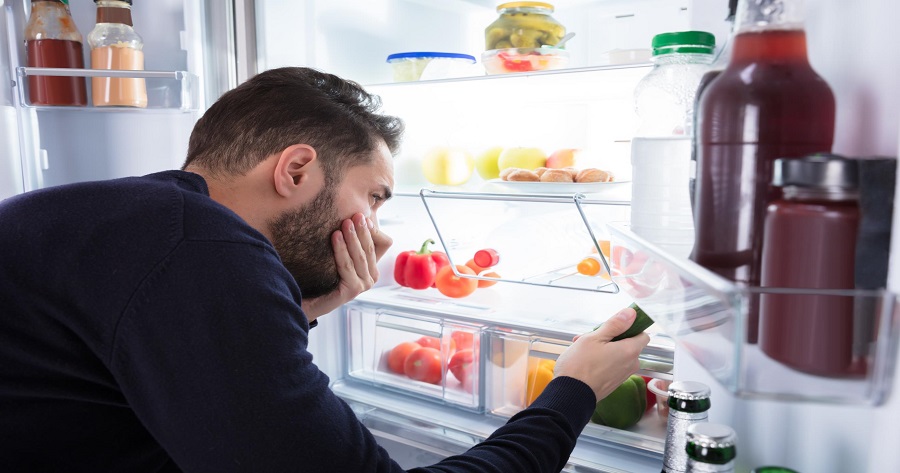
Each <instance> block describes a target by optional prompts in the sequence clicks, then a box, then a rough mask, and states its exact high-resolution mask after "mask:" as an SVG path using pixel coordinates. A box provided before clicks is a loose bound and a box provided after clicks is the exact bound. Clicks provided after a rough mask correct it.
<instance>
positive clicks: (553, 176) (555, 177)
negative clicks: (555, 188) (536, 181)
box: [541, 169, 574, 184]
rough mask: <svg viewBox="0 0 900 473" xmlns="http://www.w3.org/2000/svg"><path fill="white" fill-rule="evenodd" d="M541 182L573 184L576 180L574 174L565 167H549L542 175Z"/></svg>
mask: <svg viewBox="0 0 900 473" xmlns="http://www.w3.org/2000/svg"><path fill="white" fill-rule="evenodd" d="M541 182H565V183H569V184H571V183H572V182H574V181H573V179H572V174H570V173H569V172H568V171H566V170H565V169H547V170H546V171H545V172H544V173H543V175H541Z"/></svg>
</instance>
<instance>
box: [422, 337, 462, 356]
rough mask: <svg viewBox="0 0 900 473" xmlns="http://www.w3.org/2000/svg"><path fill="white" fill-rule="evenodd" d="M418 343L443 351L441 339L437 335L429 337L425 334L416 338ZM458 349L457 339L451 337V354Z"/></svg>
mask: <svg viewBox="0 0 900 473" xmlns="http://www.w3.org/2000/svg"><path fill="white" fill-rule="evenodd" d="M416 343H418V344H419V345H421V346H423V347H425V348H434V349H435V350H437V351H441V339H440V338H437V337H429V336H428V335H425V336H424V337H422V338H420V339H418V340H416ZM455 351H456V341H455V340H453V339H452V338H451V339H450V354H453V352H455Z"/></svg>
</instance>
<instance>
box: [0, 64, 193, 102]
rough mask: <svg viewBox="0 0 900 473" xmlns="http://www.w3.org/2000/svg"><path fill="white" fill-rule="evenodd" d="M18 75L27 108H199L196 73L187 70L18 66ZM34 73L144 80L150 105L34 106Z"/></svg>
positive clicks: (89, 94) (21, 99)
mask: <svg viewBox="0 0 900 473" xmlns="http://www.w3.org/2000/svg"><path fill="white" fill-rule="evenodd" d="M16 75H17V77H18V81H17V84H16V85H19V87H17V88H18V91H19V103H21V104H22V105H23V106H24V107H25V108H30V109H35V110H39V111H51V110H52V111H58V110H73V111H75V110H77V111H80V112H106V113H109V112H130V113H172V112H176V113H185V112H193V111H196V110H198V108H199V100H198V91H197V88H196V84H197V83H198V82H197V76H195V75H194V74H191V73H190V72H186V71H122V70H104V69H68V68H49V67H18V68H16ZM34 76H58V77H84V78H90V77H113V78H129V79H130V78H135V79H144V80H145V81H146V84H147V107H146V108H136V107H95V106H93V105H87V106H84V107H78V106H54V105H32V104H31V102H30V100H29V98H28V96H29V94H28V80H27V78H28V77H34ZM87 95H88V97H89V98H90V97H91V93H90V81H88V94H87Z"/></svg>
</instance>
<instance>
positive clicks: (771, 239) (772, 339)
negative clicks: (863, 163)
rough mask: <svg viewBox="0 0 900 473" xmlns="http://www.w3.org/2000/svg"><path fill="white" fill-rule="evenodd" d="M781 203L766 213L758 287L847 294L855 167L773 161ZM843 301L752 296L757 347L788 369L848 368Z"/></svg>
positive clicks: (821, 160)
mask: <svg viewBox="0 0 900 473" xmlns="http://www.w3.org/2000/svg"><path fill="white" fill-rule="evenodd" d="M774 174H775V176H774V179H773V181H772V185H773V186H778V187H782V188H783V190H784V197H783V198H782V199H780V200H776V201H775V202H773V203H772V204H771V205H769V208H768V210H767V212H766V223H765V225H766V226H765V232H764V238H763V258H762V276H761V282H762V285H763V286H764V287H767V288H802V289H853V287H854V267H855V255H856V235H857V232H858V230H859V218H860V212H859V206H858V203H857V201H858V193H857V188H858V177H857V176H858V172H857V162H856V161H854V160H850V159H843V158H840V157H836V156H810V157H808V158H803V159H779V160H776V161H775V171H774ZM853 306H854V300H853V298H852V297H849V296H837V295H798V294H768V293H764V294H762V295H761V296H760V310H759V324H760V333H759V346H760V349H761V350H762V351H763V352H764V353H765V354H767V355H768V356H769V357H771V358H773V359H775V360H778V361H780V362H782V363H784V364H786V365H788V366H790V367H792V368H794V369H797V370H800V371H803V372H806V373H811V374H816V375H821V376H830V377H843V376H849V375H852V374H863V373H854V370H859V369H860V366H861V365H859V364H856V365H855V366H854V363H853Z"/></svg>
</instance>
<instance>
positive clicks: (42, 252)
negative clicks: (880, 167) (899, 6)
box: [0, 171, 594, 473]
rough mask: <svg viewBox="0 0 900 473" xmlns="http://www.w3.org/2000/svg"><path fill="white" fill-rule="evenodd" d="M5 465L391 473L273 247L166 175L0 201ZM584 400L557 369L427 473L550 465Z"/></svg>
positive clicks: (191, 184) (560, 459) (196, 182)
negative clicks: (479, 436)
mask: <svg viewBox="0 0 900 473" xmlns="http://www.w3.org/2000/svg"><path fill="white" fill-rule="evenodd" d="M0 271H2V273H0V470H2V471H11V472H20V471H41V472H43V471H66V472H72V471H89V472H101V471H103V472H106V471H127V472H158V471H186V472H219V473H223V472H231V471H256V472H279V471H304V472H319V471H321V472H354V473H357V472H367V471H373V472H375V471H378V472H387V471H400V467H399V466H398V465H397V464H396V463H394V462H393V461H391V460H390V458H389V457H388V455H387V453H386V452H385V451H384V450H383V449H381V448H380V447H379V446H378V445H377V444H376V442H375V440H374V438H373V437H372V435H371V434H370V433H369V432H368V431H367V430H366V428H365V427H364V426H363V425H362V424H360V423H359V422H358V420H357V418H356V417H355V415H354V414H353V412H352V411H351V409H350V408H349V407H348V406H347V404H345V403H344V402H343V401H342V400H341V399H339V398H338V397H337V396H336V395H335V394H334V393H332V392H331V390H330V389H329V387H328V378H327V377H326V376H325V374H323V373H322V372H321V371H319V370H318V368H317V367H316V365H315V364H314V363H313V359H312V355H310V353H309V352H308V351H307V345H308V336H309V324H308V322H307V319H306V317H305V316H304V314H303V312H302V311H301V310H300V299H301V298H300V290H299V288H298V287H297V285H296V283H295V282H294V280H293V278H291V276H290V274H289V273H288V272H287V270H286V269H285V268H284V266H283V265H282V264H281V261H280V259H279V257H278V254H277V253H276V252H275V249H274V248H273V247H272V245H271V244H270V243H269V241H268V240H267V239H266V238H265V237H264V236H263V235H262V234H260V233H259V232H257V231H256V230H254V229H253V228H251V227H250V226H249V225H247V224H246V223H245V222H244V221H243V220H242V219H240V218H239V217H238V216H237V215H236V214H234V213H233V212H231V211H230V210H228V209H227V208H225V207H223V206H221V205H219V204H218V203H216V202H215V201H213V200H212V199H210V198H209V195H208V190H207V187H206V183H205V182H204V180H203V179H202V178H201V177H200V176H198V175H196V174H191V173H186V172H180V171H170V172H165V173H159V174H154V175H150V176H146V177H140V178H127V179H119V180H112V181H104V182H95V183H84V184H75V185H70V186H62V187H56V188H50V189H45V190H40V191H36V192H31V193H28V194H24V195H21V196H16V197H13V198H10V199H7V200H6V201H4V202H3V203H2V204H0ZM593 405H594V396H593V394H592V393H591V391H590V389H589V388H588V386H587V385H585V384H584V383H582V382H580V381H577V380H574V379H571V378H559V379H556V380H554V381H553V382H552V383H550V386H548V388H547V389H546V391H545V392H544V394H543V395H542V396H541V397H540V398H539V399H538V400H537V401H536V402H535V404H534V406H533V407H531V408H529V409H526V410H525V411H523V412H521V413H520V414H518V415H517V416H515V417H514V418H513V419H511V420H510V422H509V423H507V424H506V425H505V426H504V427H502V428H500V429H498V431H497V432H496V433H495V434H494V435H493V436H492V437H491V438H490V439H488V440H487V441H485V442H484V443H482V444H480V445H478V446H476V447H474V448H472V449H471V450H469V451H468V452H466V453H465V454H463V455H459V456H455V457H451V458H448V459H446V460H444V461H442V462H441V463H439V464H437V465H433V466H431V467H426V468H423V469H421V471H434V472H438V471H440V472H463V471H467V472H474V471H492V472H503V473H509V472H517V473H518V472H532V471H534V472H538V471H541V472H544V471H547V472H549V471H559V470H560V469H561V468H562V467H563V465H565V462H566V459H567V458H568V456H569V454H570V453H571V451H572V448H573V447H574V445H575V440H576V438H577V436H578V433H579V432H580V431H581V429H583V428H584V426H585V425H586V424H587V421H588V419H589V417H590V414H591V411H592V409H593Z"/></svg>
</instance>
